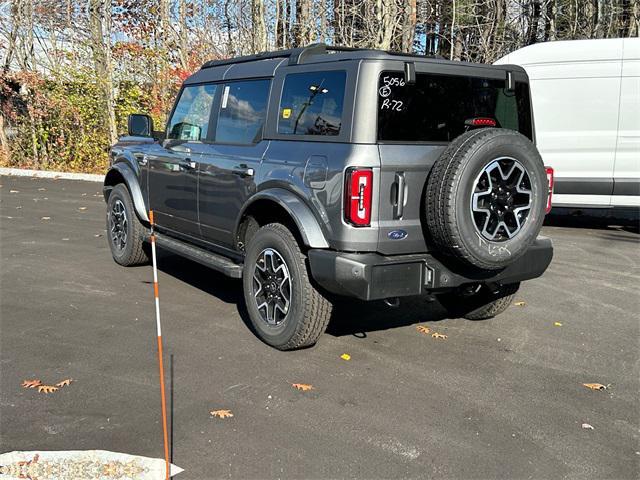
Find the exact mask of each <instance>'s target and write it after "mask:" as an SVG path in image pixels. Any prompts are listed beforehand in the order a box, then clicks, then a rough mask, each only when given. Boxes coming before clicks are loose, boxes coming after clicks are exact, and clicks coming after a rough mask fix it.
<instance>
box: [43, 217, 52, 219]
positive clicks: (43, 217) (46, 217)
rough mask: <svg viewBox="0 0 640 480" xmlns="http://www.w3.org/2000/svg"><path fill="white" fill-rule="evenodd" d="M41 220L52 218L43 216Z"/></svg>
mask: <svg viewBox="0 0 640 480" xmlns="http://www.w3.org/2000/svg"><path fill="white" fill-rule="evenodd" d="M41 220H51V217H42V218H41Z"/></svg>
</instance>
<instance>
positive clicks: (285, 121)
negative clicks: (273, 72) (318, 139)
mask: <svg viewBox="0 0 640 480" xmlns="http://www.w3.org/2000/svg"><path fill="white" fill-rule="evenodd" d="M346 78H347V74H346V72H344V71H342V70H334V71H327V72H308V73H290V74H289V75H287V77H286V79H285V81H284V88H283V89H282V99H281V100H280V110H279V111H278V133H283V134H289V135H338V134H339V133H340V126H341V125H342V107H343V103H344V88H345V81H346Z"/></svg>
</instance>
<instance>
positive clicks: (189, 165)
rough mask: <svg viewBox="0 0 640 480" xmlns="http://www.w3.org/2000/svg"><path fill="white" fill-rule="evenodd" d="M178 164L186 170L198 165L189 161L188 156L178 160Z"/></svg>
mask: <svg viewBox="0 0 640 480" xmlns="http://www.w3.org/2000/svg"><path fill="white" fill-rule="evenodd" d="M178 165H180V166H181V167H182V168H184V169H186V170H194V169H195V168H196V167H197V166H198V164H197V163H196V162H193V161H191V159H190V158H185V159H184V160H182V161H180V162H178Z"/></svg>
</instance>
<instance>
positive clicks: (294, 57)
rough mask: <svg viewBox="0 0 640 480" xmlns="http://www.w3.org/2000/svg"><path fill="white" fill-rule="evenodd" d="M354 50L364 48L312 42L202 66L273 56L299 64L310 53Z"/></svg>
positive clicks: (266, 58)
mask: <svg viewBox="0 0 640 480" xmlns="http://www.w3.org/2000/svg"><path fill="white" fill-rule="evenodd" d="M356 50H366V49H361V48H351V47H334V46H329V45H325V44H324V43H312V44H310V45H307V46H306V47H298V48H290V49H288V50H276V51H273V52H261V53H256V54H254V55H245V56H243V57H236V58H226V59H223V60H210V61H208V62H206V63H205V64H204V65H202V68H211V67H219V66H222V65H234V64H236V63H246V62H253V61H257V60H268V59H273V58H288V59H289V65H299V64H301V63H303V62H304V61H305V60H306V59H307V58H309V57H311V56H312V55H323V54H325V53H327V52H328V51H330V52H353V51H356Z"/></svg>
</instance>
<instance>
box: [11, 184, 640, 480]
mask: <svg viewBox="0 0 640 480" xmlns="http://www.w3.org/2000/svg"><path fill="white" fill-rule="evenodd" d="M0 185H1V187H0V262H1V266H0V269H1V274H0V452H6V451H11V450H77V449H105V450H112V451H118V452H125V453H130V454H136V455H144V456H150V457H162V455H163V447H162V431H161V424H160V393H159V387H158V371H157V359H156V337H155V335H156V334H155V319H154V304H153V289H152V284H151V280H152V271H151V267H150V266H141V267H135V268H123V267H120V266H118V265H117V264H116V263H114V262H113V260H112V259H111V256H110V252H109V249H108V246H107V241H106V238H105V233H106V232H105V225H104V224H105V222H104V217H105V206H104V201H103V199H102V195H101V185H100V184H98V183H91V182H83V181H69V180H54V179H31V178H24V177H6V176H5V177H0ZM558 224H559V225H562V222H559V223H558V222H555V225H558ZM543 233H544V234H545V235H548V236H550V237H551V238H552V239H553V241H554V244H555V249H556V250H555V258H554V260H553V263H552V264H551V267H550V268H549V270H548V272H547V273H546V274H545V275H544V276H543V277H541V278H539V279H536V280H532V281H529V282H526V283H525V284H523V286H522V288H521V289H520V292H519V293H518V295H517V298H516V300H517V302H518V305H513V306H512V307H511V308H510V309H509V310H507V312H505V313H504V314H502V315H501V316H499V317H497V318H495V319H492V320H487V321H468V320H463V319H450V318H447V317H446V315H445V313H444V311H443V310H442V309H441V308H440V306H439V305H438V303H437V302H432V303H428V302H425V301H424V300H420V299H414V300H411V301H403V302H402V304H401V306H400V308H398V309H390V308H387V307H386V306H384V305H383V304H382V303H381V302H376V303H372V304H363V303H359V302H355V301H354V302H350V303H348V304H346V305H342V306H341V307H340V308H338V309H337V310H336V311H335V313H334V316H333V318H332V321H331V325H330V327H329V331H328V333H327V334H325V335H324V336H323V337H322V338H321V340H320V342H319V343H318V345H317V346H315V347H313V348H310V349H306V350H301V351H296V352H279V351H277V350H274V349H272V348H270V347H268V346H266V345H265V344H263V343H262V342H260V341H259V340H258V339H257V338H256V337H255V336H254V335H253V334H252V333H251V331H250V329H249V328H247V325H246V322H247V320H246V318H247V317H246V313H245V311H244V307H243V302H242V294H241V284H240V282H238V281H235V280H230V279H227V278H225V277H223V276H221V275H219V274H217V273H215V272H213V271H210V270H208V269H206V268H205V267H202V266H200V265H198V264H195V263H192V262H190V261H187V260H183V259H181V258H179V257H175V256H171V255H168V254H163V255H162V256H161V258H160V262H159V264H160V273H159V285H160V299H161V312H162V319H163V337H164V345H165V363H166V368H167V382H168V388H169V389H170V392H169V393H170V394H171V395H170V397H171V399H172V411H173V415H172V419H173V422H172V423H173V435H172V437H173V451H172V454H173V461H174V463H175V464H177V465H178V466H180V467H182V468H184V469H185V472H184V473H182V474H180V475H179V476H178V477H177V478H179V479H184V480H187V479H198V480H201V479H210V478H269V479H271V478H274V479H275V478H470V479H480V478H482V479H484V478H505V479H507V478H508V479H516V478H517V479H520V478H522V479H524V478H534V479H542V478H545V479H546V478H550V479H551V478H552V479H556V478H558V479H559V478H563V479H585V478H594V479H595V478H597V479H603V478H611V479H637V478H639V477H640V401H639V399H640V361H639V358H640V348H639V347H640V317H639V312H640V296H639V293H638V291H639V286H640V271H639V267H640V248H639V247H640V234H639V233H638V231H637V229H633V228H623V227H616V226H603V225H593V226H589V225H588V224H587V225H580V227H579V228H575V227H574V228H566V227H562V226H547V227H545V228H544V231H543ZM520 302H524V304H522V303H520ZM417 326H428V327H429V328H430V329H431V331H432V332H438V333H442V334H446V335H447V338H446V339H435V338H432V337H431V335H430V334H429V335H425V334H423V333H421V332H419V331H418V330H417V329H416V327H417ZM345 353H347V354H349V355H350V357H351V358H350V360H343V359H342V358H341V355H343V354H345ZM171 371H172V372H171ZM171 373H173V375H171ZM33 378H38V379H41V380H42V381H43V382H45V383H54V382H58V381H60V380H62V379H65V378H72V379H73V382H72V383H71V385H69V386H66V387H63V388H61V389H60V390H59V391H57V392H54V393H51V394H44V393H38V392H37V390H35V389H25V388H21V382H22V381H23V380H25V379H33ZM293 383H305V384H311V385H313V389H312V390H310V391H307V392H302V391H298V390H296V389H294V388H293V387H292V384H293ZM583 383H601V384H603V385H606V386H607V387H608V388H607V389H606V390H601V391H594V390H590V389H588V388H586V387H584V386H583V385H582V384H583ZM217 409H229V410H231V411H232V412H233V414H234V416H233V417H232V418H225V419H219V418H213V417H212V416H211V415H210V414H209V412H210V411H211V410H217ZM583 424H588V425H591V426H592V427H593V428H592V429H591V428H583Z"/></svg>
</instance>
